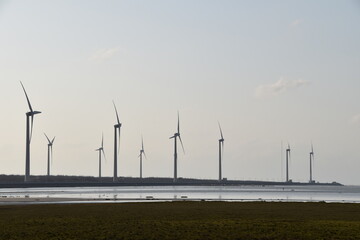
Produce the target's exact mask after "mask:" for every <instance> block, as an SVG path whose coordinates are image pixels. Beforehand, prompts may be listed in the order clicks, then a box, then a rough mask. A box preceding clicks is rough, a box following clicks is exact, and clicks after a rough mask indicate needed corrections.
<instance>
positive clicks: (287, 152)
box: [286, 143, 291, 182]
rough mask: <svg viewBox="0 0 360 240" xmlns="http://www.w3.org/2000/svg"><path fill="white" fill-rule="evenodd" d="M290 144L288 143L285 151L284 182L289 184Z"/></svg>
mask: <svg viewBox="0 0 360 240" xmlns="http://www.w3.org/2000/svg"><path fill="white" fill-rule="evenodd" d="M290 152H291V149H290V144H289V143H288V148H287V149H286V182H289V160H290Z"/></svg>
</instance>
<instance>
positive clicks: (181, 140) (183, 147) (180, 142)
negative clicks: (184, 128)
mask: <svg viewBox="0 0 360 240" xmlns="http://www.w3.org/2000/svg"><path fill="white" fill-rule="evenodd" d="M179 140H180V143H181V147H182V150H183V152H184V154H185V149H184V145H183V142H182V140H181V137H180V135H179Z"/></svg>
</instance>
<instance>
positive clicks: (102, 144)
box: [101, 133, 104, 147]
mask: <svg viewBox="0 0 360 240" xmlns="http://www.w3.org/2000/svg"><path fill="white" fill-rule="evenodd" d="M101 147H104V133H102V134H101Z"/></svg>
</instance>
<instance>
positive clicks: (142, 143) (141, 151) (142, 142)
mask: <svg viewBox="0 0 360 240" xmlns="http://www.w3.org/2000/svg"><path fill="white" fill-rule="evenodd" d="M143 154H144V157H145V159H147V157H146V154H145V150H144V140H143V137H142V136H141V149H140V155H139V158H140V179H141V178H142V155H143Z"/></svg>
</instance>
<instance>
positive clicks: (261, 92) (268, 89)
mask: <svg viewBox="0 0 360 240" xmlns="http://www.w3.org/2000/svg"><path fill="white" fill-rule="evenodd" d="M307 84H309V81H306V80H303V79H298V80H286V79H284V78H281V79H279V80H278V81H276V82H275V83H271V84H262V85H259V86H258V87H257V88H256V90H255V97H258V98H261V97H271V96H276V95H280V94H282V93H285V92H287V91H289V90H291V89H295V88H300V87H302V86H305V85H307Z"/></svg>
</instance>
